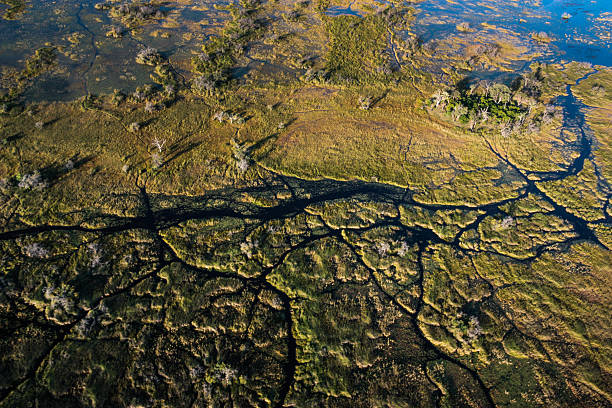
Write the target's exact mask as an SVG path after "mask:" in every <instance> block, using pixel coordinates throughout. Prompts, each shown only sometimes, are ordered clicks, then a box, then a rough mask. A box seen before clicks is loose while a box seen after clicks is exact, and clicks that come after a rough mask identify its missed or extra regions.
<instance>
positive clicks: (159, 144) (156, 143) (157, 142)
mask: <svg viewBox="0 0 612 408" xmlns="http://www.w3.org/2000/svg"><path fill="white" fill-rule="evenodd" d="M151 143H153V146H155V147H156V148H157V150H159V152H160V153H161V152H162V149H163V148H164V145H165V144H166V139H163V140H160V139H159V138H158V137H157V136H155V138H153V141H152V142H151Z"/></svg>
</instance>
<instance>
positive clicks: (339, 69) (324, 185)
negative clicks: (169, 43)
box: [0, 1, 612, 408]
mask: <svg viewBox="0 0 612 408" xmlns="http://www.w3.org/2000/svg"><path fill="white" fill-rule="evenodd" d="M347 3H348V2H347ZM351 4H353V3H351ZM334 6H343V7H344V6H347V4H344V3H341V2H338V1H329V2H328V1H313V2H288V3H287V2H282V1H276V2H273V3H268V2H263V1H262V2H259V1H240V2H238V3H231V4H229V5H226V6H220V5H217V6H216V7H217V8H218V11H220V12H223V13H225V14H224V15H225V17H226V19H225V20H223V24H219V25H218V26H217V27H216V28H215V29H212V28H210V27H209V29H210V32H207V34H206V35H207V38H206V40H205V41H203V43H202V45H201V49H200V50H197V51H196V50H194V52H193V53H192V54H190V55H188V56H186V57H183V59H182V60H181V59H180V58H178V57H175V56H174V55H175V54H172V50H170V48H168V47H166V48H163V47H161V46H158V45H156V44H154V43H152V44H150V45H149V43H147V42H139V43H138V45H139V48H138V49H137V51H136V52H134V53H126V55H127V57H126V58H127V59H128V60H129V64H132V65H135V66H137V68H138V69H142V70H144V71H143V72H144V77H145V78H146V77H147V76H149V78H148V79H146V80H145V81H144V83H139V84H138V85H137V86H134V87H133V88H131V89H130V90H127V89H115V90H112V89H111V90H109V91H108V92H107V93H100V94H98V95H94V94H92V93H85V94H84V95H83V96H82V97H81V98H79V99H78V100H75V101H72V102H49V103H46V102H38V103H34V102H32V101H30V100H28V99H27V96H26V91H27V89H29V87H30V86H31V85H32V84H35V83H36V81H38V80H39V79H40V78H42V77H45V76H50V75H51V74H52V73H53V72H54V70H56V68H61V63H62V62H61V60H60V61H58V60H57V55H56V54H57V53H58V52H57V51H58V49H56V48H53V47H50V46H49V47H45V48H41V49H39V50H38V51H36V52H35V53H34V54H33V55H32V56H30V57H29V58H25V59H24V60H23V61H22V63H20V65H19V69H13V70H7V71H6V72H7V75H3V77H2V87H3V91H4V94H3V97H2V98H3V99H2V110H1V112H0V322H1V323H0V333H2V335H0V373H2V375H0V407H20V406H31V405H33V404H38V405H45V404H47V405H54V406H55V405H57V406H72V405H75V406H76V405H78V406H133V407H138V406H173V407H183V406H185V407H187V406H210V407H222V406H237V407H248V406H258V407H292V406H295V407H308V406H330V407H391V406H398V407H399V406H409V407H432V406H440V407H455V406H457V407H459V406H466V407H480V406H500V407H501V406H550V407H589V408H590V407H600V406H601V407H603V406H608V405H610V403H612V387H611V385H610V384H611V381H610V378H611V375H612V359H611V357H610V356H611V355H612V348H611V344H612V343H611V341H612V337H611V332H610V330H609V329H610V327H611V325H612V320H611V317H610V316H611V313H610V304H611V303H610V302H611V301H612V292H611V290H610V288H612V281H611V279H612V276H611V275H610V265H611V264H612V255H611V254H612V253H611V252H610V248H611V246H612V202H611V195H610V180H612V176H611V171H612V164H611V163H610V160H611V159H610V157H612V156H611V155H610V154H609V152H610V151H612V147H611V146H612V145H611V142H610V140H611V138H610V129H609V110H610V89H612V80H611V79H610V71H609V70H607V69H599V68H594V67H591V66H586V65H581V64H576V63H571V64H566V65H565V66H563V67H562V66H553V65H545V64H534V65H532V67H531V70H530V71H526V72H522V73H520V75H519V74H517V75H512V76H506V77H500V78H499V79H496V80H495V81H493V80H491V81H488V80H482V79H479V78H478V77H477V76H474V77H468V78H466V77H465V71H461V72H455V71H454V67H450V66H449V67H445V69H447V70H448V71H449V72H450V74H449V75H448V76H437V75H434V74H431V73H429V72H427V73H426V72H425V71H424V70H423V71H419V70H418V68H417V67H418V64H419V63H420V60H421V59H422V58H423V57H424V55H426V54H427V53H432V54H433V53H434V50H432V49H429V50H428V49H423V48H422V44H420V40H419V39H418V38H417V37H416V35H414V36H412V35H410V36H408V37H406V38H410V40H400V31H402V30H407V29H409V24H410V21H411V19H412V17H413V12H412V11H411V10H410V9H408V8H404V7H403V6H400V5H398V4H395V3H394V4H392V5H387V4H385V5H384V6H383V5H381V4H378V3H376V4H374V2H358V4H355V5H354V7H355V8H354V10H356V11H357V12H356V13H355V15H345V14H340V15H337V16H335V15H332V14H331V13H329V11H330V10H332V7H334ZM172 7H174V5H173V4H167V3H165V2H130V3H124V2H119V1H109V2H105V3H101V4H100V5H98V6H97V9H98V12H104V14H106V15H108V16H109V17H110V18H111V19H112V22H113V24H119V26H118V28H111V29H110V31H109V30H108V29H107V28H105V29H104V30H100V33H102V35H103V36H104V35H108V36H109V37H110V38H106V37H104V38H103V40H104V41H109V42H111V41H115V42H122V41H126V42H127V38H123V37H128V38H137V37H132V35H133V33H131V32H127V31H124V29H123V28H122V27H123V26H125V27H127V28H129V29H130V30H140V29H142V27H143V26H147V25H149V26H154V25H155V24H162V23H161V22H162V21H163V20H165V19H167V18H168V15H169V14H168V13H169V12H170V11H171V10H172ZM198 7H202V8H205V7H204V6H198ZM349 8H350V6H349ZM169 10H170V11H169ZM351 10H353V9H351ZM196 11H197V10H196ZM454 24H455V23H453V25H451V28H452V29H453V30H455V28H453V27H454ZM204 25H205V24H202V25H197V27H198V29H200V28H201V26H204ZM207 27H208V26H207ZM456 29H457V30H459V31H460V32H461V34H466V35H468V34H470V33H472V32H473V30H474V29H475V28H474V27H472V26H471V25H469V24H467V23H461V22H460V23H459V24H458V25H457V27H456ZM105 33H110V34H105ZM404 34H405V33H404ZM411 34H413V33H411ZM535 37H537V38H535ZM535 37H534V39H535V40H536V41H539V42H544V41H545V38H544V36H543V35H541V34H538V35H537V36H535ZM70 38H71V39H72V40H73V42H74V43H75V44H81V41H83V39H82V38H81V37H79V36H76V35H72V36H70ZM92 38H93V39H94V41H97V40H98V38H99V37H97V36H95V37H92ZM162 40H167V39H164V38H162ZM68 41H70V39H68ZM139 41H140V40H139ZM526 41H530V40H529V39H527V40H526ZM400 43H402V44H403V45H402V46H403V47H405V48H403V49H399V48H396V47H397V46H399V44H400ZM161 44H162V45H163V44H164V43H163V41H162V42H161ZM481 51H482V53H483V56H482V57H480V58H474V59H473V60H472V62H473V64H474V66H477V65H478V64H481V63H483V61H485V60H486V59H490V60H491V61H492V60H493V59H495V58H498V57H500V56H501V54H503V50H502V49H501V46H495V45H489V46H488V47H485V46H483V48H482V49H481ZM484 54H486V55H484ZM408 55H411V56H413V57H414V59H413V60H412V59H411V58H412V57H410V58H408ZM406 60H409V62H406ZM588 74H591V75H590V76H588V77H585V75H588ZM583 77H585V78H583ZM449 78H450V79H452V81H451V80H448V79H449ZM447 80H448V81H447ZM85 88H87V87H85ZM581 102H582V103H584V104H585V105H581Z"/></svg>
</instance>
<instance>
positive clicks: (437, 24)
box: [0, 0, 612, 100]
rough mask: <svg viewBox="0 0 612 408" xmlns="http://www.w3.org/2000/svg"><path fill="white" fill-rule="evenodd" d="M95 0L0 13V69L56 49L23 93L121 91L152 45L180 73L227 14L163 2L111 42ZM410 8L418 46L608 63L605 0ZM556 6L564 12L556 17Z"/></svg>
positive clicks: (135, 81)
mask: <svg viewBox="0 0 612 408" xmlns="http://www.w3.org/2000/svg"><path fill="white" fill-rule="evenodd" d="M98 2H99V0H86V1H76V0H55V1H41V0H32V1H30V2H29V7H28V8H27V10H26V12H25V13H23V15H22V16H21V17H20V18H19V19H17V20H12V21H8V20H3V19H0V65H1V66H5V67H14V68H19V67H21V66H22V64H23V61H24V59H25V58H26V57H27V56H29V55H31V54H32V52H33V50H35V49H37V48H40V47H42V46H45V45H55V46H60V47H61V51H62V52H61V53H60V56H59V63H60V64H59V66H60V70H59V72H57V73H55V74H54V75H53V77H52V78H48V79H43V80H42V81H39V83H38V84H37V86H35V87H34V88H32V89H31V90H30V91H29V95H28V97H29V98H30V99H34V100H36V99H40V100H71V99H74V98H76V97H79V96H82V95H84V94H86V93H87V92H92V93H105V92H110V91H112V90H113V89H115V88H120V89H123V90H127V91H131V90H133V89H135V88H136V87H137V86H139V85H142V84H144V83H148V82H150V78H149V74H150V71H151V69H150V67H145V66H140V65H137V64H135V63H134V56H135V54H136V53H137V52H138V51H139V50H140V49H142V48H143V47H145V46H152V47H155V48H157V49H159V50H160V51H161V52H162V53H163V54H164V55H165V56H167V57H168V58H169V59H170V61H171V62H173V63H176V65H177V66H178V68H179V70H180V69H181V67H182V68H185V69H186V68H187V67H188V63H186V61H188V60H189V58H190V56H191V55H193V54H194V53H196V52H198V50H199V47H200V45H201V44H202V42H203V41H204V40H205V39H206V38H207V37H208V35H209V34H210V33H211V32H213V30H215V29H216V28H218V27H220V26H221V25H222V24H223V22H224V21H225V20H226V19H227V15H228V14H227V12H225V11H222V10H217V9H215V8H214V6H215V5H219V4H227V3H229V1H225V0H224V1H219V0H194V1H192V2H191V4H187V5H184V4H180V3H179V2H169V3H168V6H167V11H168V18H166V19H163V20H159V21H152V22H149V23H147V24H145V25H143V26H142V27H141V29H140V30H138V31H137V32H127V33H126V34H125V35H124V37H123V38H120V39H115V38H107V37H106V35H105V33H106V32H107V31H108V30H109V29H110V28H111V27H112V26H121V23H120V22H119V21H116V20H115V21H114V20H112V19H111V18H109V16H108V13H107V12H106V11H102V10H96V9H95V8H94V5H95V4H96V3H98ZM376 3H378V7H379V8H384V7H387V6H388V5H389V4H390V3H389V2H388V1H385V0H378V1H377V2H376ZM369 4H370V5H371V4H372V3H371V2H369ZM413 7H415V8H416V9H417V12H418V13H417V18H416V21H415V23H414V31H415V32H416V33H417V34H419V35H420V37H421V38H422V40H423V41H424V42H425V43H427V42H432V41H441V40H442V41H444V40H447V41H449V42H452V41H453V39H456V38H461V36H463V37H464V38H466V39H468V40H477V41H480V42H486V41H492V42H493V41H497V40H505V41H507V42H510V43H513V44H519V45H521V46H524V47H526V51H525V55H524V56H523V58H522V59H520V58H519V59H520V60H519V61H517V63H516V67H514V69H517V70H518V69H521V68H522V67H524V66H526V65H527V64H528V63H529V62H530V61H532V60H534V59H537V60H541V61H546V62H553V61H554V62H559V61H582V62H588V63H592V64H596V65H597V64H600V65H607V66H612V49H611V44H612V40H611V34H610V33H611V32H612V0H588V1H584V0H583V1H568V0H539V1H535V0H524V1H517V2H514V1H501V0H455V1H453V2H449V1H447V0H425V1H422V2H420V3H416V4H413ZM364 10H365V8H364V3H360V0H351V2H346V3H345V5H344V6H343V7H331V8H330V9H329V12H328V14H330V15H341V14H352V15H358V16H359V15H362V14H363V13H364ZM565 12H567V13H569V14H571V18H569V19H563V18H562V15H563V13H565ZM464 22H466V23H469V25H470V27H472V28H473V30H472V32H469V33H461V32H459V31H458V30H457V24H460V23H464ZM483 24H488V25H490V26H486V25H483ZM491 26H494V27H495V28H491ZM500 30H501V31H500ZM534 32H544V33H546V34H547V35H549V36H550V37H552V38H554V41H552V42H551V43H549V44H540V43H537V42H534V41H532V40H531V38H530V35H531V33H534ZM162 34H163V35H162ZM457 48H459V47H457ZM458 52H460V50H459V51H458Z"/></svg>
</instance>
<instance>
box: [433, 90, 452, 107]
mask: <svg viewBox="0 0 612 408" xmlns="http://www.w3.org/2000/svg"><path fill="white" fill-rule="evenodd" d="M449 96H450V95H449V94H448V92H447V91H441V90H439V89H438V90H437V91H436V92H435V93H434V94H433V95H432V96H431V98H432V100H433V103H434V106H435V107H436V108H437V107H438V106H440V104H444V103H446V102H447V101H448V98H449Z"/></svg>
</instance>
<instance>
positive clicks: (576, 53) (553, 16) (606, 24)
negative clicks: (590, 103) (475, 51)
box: [414, 0, 612, 66]
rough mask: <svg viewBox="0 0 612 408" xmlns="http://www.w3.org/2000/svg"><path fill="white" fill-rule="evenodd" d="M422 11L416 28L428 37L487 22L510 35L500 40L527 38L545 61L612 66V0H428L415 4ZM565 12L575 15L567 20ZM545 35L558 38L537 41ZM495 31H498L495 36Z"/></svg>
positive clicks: (505, 34)
mask: <svg viewBox="0 0 612 408" xmlns="http://www.w3.org/2000/svg"><path fill="white" fill-rule="evenodd" d="M414 7H415V8H416V9H417V10H419V14H418V17H417V20H416V31H417V32H418V33H419V34H420V35H421V36H422V37H423V39H424V40H425V41H427V40H431V39H434V38H443V37H444V36H446V35H451V34H455V33H456V32H457V29H456V25H457V24H459V23H462V22H467V23H469V24H470V26H471V27H472V28H473V29H474V30H475V33H474V34H473V35H478V33H479V31H486V27H484V26H483V23H484V24H490V25H493V26H495V27H497V28H499V29H503V30H508V31H509V32H508V33H502V34H501V35H500V34H498V35H499V36H500V37H501V39H503V38H504V37H505V38H511V39H519V40H520V39H523V40H524V41H525V43H526V44H528V46H529V47H530V48H531V50H532V51H536V52H539V53H541V54H543V55H541V56H538V57H536V58H537V59H539V60H542V61H547V62H551V61H555V62H556V61H560V60H565V61H580V62H589V63H592V64H596V65H606V66H612V48H611V46H612V39H611V32H612V1H610V0H573V1H570V0H539V1H535V0H522V1H516V2H515V1H507V0H503V1H502V0H480V1H474V0H454V1H453V2H452V3H451V2H448V1H446V0H426V1H423V2H421V3H419V4H417V5H415V6H414ZM564 13H569V14H570V15H571V17H569V18H567V19H565V18H563V14H564ZM540 32H543V33H546V34H547V35H548V36H549V37H552V38H553V41H552V42H551V43H549V44H536V43H534V42H533V41H530V40H529V39H530V35H531V33H540ZM493 35H494V34H493Z"/></svg>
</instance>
